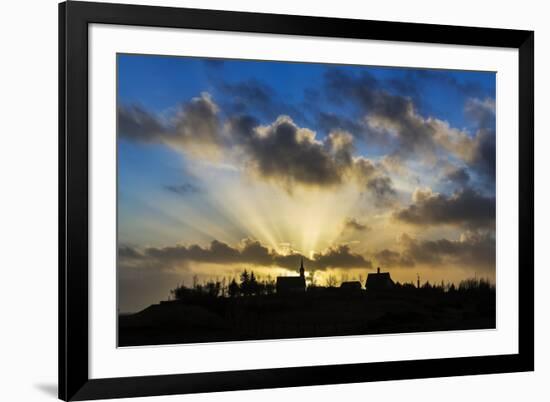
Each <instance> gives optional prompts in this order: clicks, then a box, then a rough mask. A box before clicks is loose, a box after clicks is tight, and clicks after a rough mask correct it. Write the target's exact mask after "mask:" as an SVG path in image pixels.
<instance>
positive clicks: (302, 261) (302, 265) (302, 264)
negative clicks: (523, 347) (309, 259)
mask: <svg viewBox="0 0 550 402" xmlns="http://www.w3.org/2000/svg"><path fill="white" fill-rule="evenodd" d="M300 276H301V277H302V278H303V277H304V276H305V270H304V257H302V259H301V261H300Z"/></svg>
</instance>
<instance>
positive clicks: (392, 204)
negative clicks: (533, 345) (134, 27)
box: [118, 54, 496, 309]
mask: <svg viewBox="0 0 550 402" xmlns="http://www.w3.org/2000/svg"><path fill="white" fill-rule="evenodd" d="M495 93H496V75H495V73H492V72H474V71H450V70H430V69H414V68H392V67H374V66H348V65H327V64H312V63H288V62H276V61H251V60H219V59H202V58H190V57H171V56H150V55H127V54H120V55H118V163H119V176H118V189H119V245H120V246H121V247H122V246H123V247H127V248H131V249H132V250H134V251H135V253H134V254H131V255H134V256H137V255H139V256H140V257H142V258H141V260H139V261H140V262H139V263H138V262H137V260H135V259H133V260H131V261H127V262H126V263H122V264H121V266H123V268H122V269H123V270H124V272H126V274H127V275H123V278H126V281H127V282H125V283H126V285H124V284H123V285H122V286H127V287H129V286H130V285H128V284H129V283H133V284H134V285H135V283H136V282H135V281H136V280H137V279H136V278H138V277H140V278H142V277H143V275H144V273H145V272H146V273H147V275H152V277H155V275H157V276H158V277H162V276H163V275H164V277H166V275H167V274H166V273H167V272H170V275H171V276H170V277H171V278H172V277H173V276H174V275H176V277H178V275H179V277H181V278H189V276H190V275H197V274H198V275H202V276H204V277H208V276H209V275H210V276H215V275H228V276H231V272H232V271H231V270H230V269H229V268H228V267H231V269H234V267H235V264H237V263H238V264H251V265H252V266H256V267H257V268H258V269H260V268H265V269H267V270H271V271H272V272H279V271H277V270H288V269H291V267H290V266H289V265H288V264H287V263H286V262H285V261H286V260H285V259H284V258H283V257H284V256H287V255H289V254H290V255H291V256H292V255H304V256H305V257H306V258H307V263H308V264H309V265H310V266H314V267H316V270H317V272H319V275H321V277H322V275H323V274H326V273H327V272H329V271H330V270H341V271H342V270H344V271H345V270H348V271H349V272H356V271H357V270H361V269H363V270H364V269H367V268H368V267H370V266H371V265H372V264H384V265H385V266H387V267H392V268H394V269H395V270H396V271H397V272H400V275H401V278H402V279H403V280H408V279H412V278H413V277H414V275H415V274H416V272H417V271H418V270H424V271H423V272H424V273H425V277H433V278H434V280H437V279H439V278H460V277H461V276H464V275H465V274H466V272H465V271H464V270H465V269H466V271H467V269H469V268H468V267H470V268H471V269H472V270H477V271H479V270H480V266H482V269H483V272H486V273H487V274H488V276H489V277H494V256H493V258H491V255H492V254H491V253H492V251H491V250H492V249H493V248H494V209H495V185H494V182H495V180H494V177H495V164H494V160H495V144H496V140H495V138H496V133H495V113H496V107H495V106H496V105H495ZM323 203H325V204H323ZM323 208H324V209H323ZM472 211H474V212H472ZM314 213H316V214H317V215H314ZM289 217H293V218H292V219H290V218H289ZM350 222H351V223H350ZM304 226H305V227H304ZM350 228H355V229H354V230H355V231H350V230H349V229H350ZM362 228H363V229H362ZM367 228H368V230H367ZM373 230H376V231H377V235H376V236H372V231H373ZM217 242H219V244H223V245H225V246H227V248H219V247H218V245H219V244H218V243H217ZM446 242H450V243H446ZM253 244H256V245H257V247H260V248H262V250H263V252H264V254H265V256H270V257H269V258H268V257H265V258H264V259H260V260H259V259H254V258H252V259H250V258H251V257H250V258H249V257H245V255H247V256H248V254H246V253H248V251H249V249H248V247H252V246H251V245H253ZM484 247H485V248H484ZM229 249H231V250H233V251H229ZM125 250H126V249H125ZM220 250H221V251H224V252H225V253H226V254H224V255H225V256H226V257H227V256H229V257H227V258H228V260H227V261H225V260H223V258H221V257H220V258H221V259H219V258H218V257H219V256H215V255H214V254H216V253H217V252H220ZM428 250H430V251H429V252H430V253H434V255H435V257H434V258H428V257H427V255H428V254H426V253H427V252H428ZM176 251H177V258H176V257H173V256H172V254H171V253H174V252H176ZM199 251H200V252H199ZM195 252H199V254H196V253H195ZM331 253H332V254H331ZM335 253H336V254H338V255H337V257H335V255H336V254H335ZM476 253H478V254H476ZM161 255H162V256H164V257H160V256H161ZM254 255H258V254H254ZM430 255H431V254H430ZM471 255H479V258H480V260H479V261H472V260H471V258H470V257H468V256H471ZM236 256H239V257H236ZM153 257H154V258H153ZM329 257H330V258H329ZM132 258H134V257H132ZM266 258H267V259H266ZM338 258H341V261H342V263H341V264H342V265H338V263H334V262H332V263H331V264H332V265H330V264H329V263H328V262H326V261H339V260H338ZM469 258H470V259H469ZM481 260H483V261H481ZM266 261H267V262H266ZM354 264H355V265H354ZM136 266H139V267H140V269H137V268H136ZM145 266H148V267H150V268H151V267H152V268H151V269H149V270H147V269H145V268H144V267H145ZM412 266H414V267H415V269H414V274H413V273H412V271H411V270H410V267H412ZM442 266H444V267H445V271H444V270H442V269H441V267H442ZM465 267H466V268H465ZM354 270H356V271H354ZM348 271H346V272H348ZM477 271H476V272H477ZM137 272H139V275H138V274H137ZM175 272H176V274H175ZM442 272H445V274H442ZM159 281H160V279H158V280H157V282H158V284H157V285H151V288H150V289H148V290H147V291H146V292H145V293H146V294H150V298H153V297H158V294H159V292H166V289H165V287H166V283H165V282H162V281H161V282H162V283H163V285H160V282H159ZM153 282H155V280H153V281H152V282H151V283H153ZM128 293H129V294H130V293H131V292H130V291H128ZM153 295H154V296H153ZM136 297H137V296H135V295H129V296H128V297H127V298H126V299H124V300H127V301H126V303H127V306H131V307H127V308H130V309H132V308H134V307H135V306H136V305H141V302H138V301H136V300H135V298H136ZM130 300H131V301H130Z"/></svg>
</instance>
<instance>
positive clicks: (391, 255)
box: [374, 249, 415, 268]
mask: <svg viewBox="0 0 550 402" xmlns="http://www.w3.org/2000/svg"><path fill="white" fill-rule="evenodd" d="M374 258H376V261H378V264H380V265H381V266H382V267H388V268H392V267H413V266H414V265H415V263H414V260H413V259H412V257H411V256H410V255H408V254H405V255H402V254H401V253H399V252H398V251H393V250H390V249H384V250H381V251H379V252H377V253H376V254H374Z"/></svg>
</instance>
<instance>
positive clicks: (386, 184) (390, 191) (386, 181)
mask: <svg viewBox="0 0 550 402" xmlns="http://www.w3.org/2000/svg"><path fill="white" fill-rule="evenodd" d="M367 189H369V190H370V191H371V193H372V194H373V195H374V196H375V198H376V200H378V201H379V202H383V201H384V200H389V199H392V198H393V197H395V196H396V195H397V192H396V191H395V189H394V188H393V182H392V180H391V178H390V177H389V176H378V177H374V178H372V179H370V180H369V181H368V182H367Z"/></svg>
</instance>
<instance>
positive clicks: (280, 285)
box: [277, 257, 306, 294]
mask: <svg viewBox="0 0 550 402" xmlns="http://www.w3.org/2000/svg"><path fill="white" fill-rule="evenodd" d="M305 291H306V276H305V270H304V258H303V257H302V260H301V262H300V276H278V277H277V293H278V294H291V293H303V292H305Z"/></svg>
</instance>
